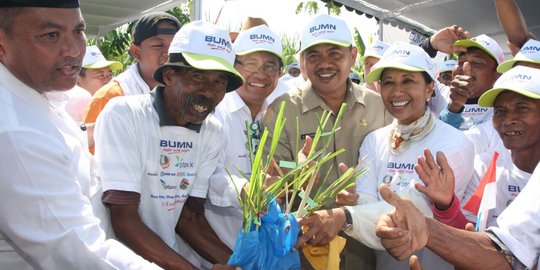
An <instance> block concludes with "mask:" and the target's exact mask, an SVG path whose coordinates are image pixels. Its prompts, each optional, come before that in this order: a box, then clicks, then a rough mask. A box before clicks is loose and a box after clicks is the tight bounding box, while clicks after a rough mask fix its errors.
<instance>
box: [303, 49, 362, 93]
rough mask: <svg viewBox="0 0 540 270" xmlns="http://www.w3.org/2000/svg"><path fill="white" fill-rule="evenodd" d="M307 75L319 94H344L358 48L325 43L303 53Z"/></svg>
mask: <svg viewBox="0 0 540 270" xmlns="http://www.w3.org/2000/svg"><path fill="white" fill-rule="evenodd" d="M301 58H302V59H301V61H304V65H305V69H306V75H307V77H308V78H309V80H310V81H311V83H312V85H313V88H315V90H316V91H318V92H319V94H323V95H325V94H330V95H331V94H334V93H340V92H343V91H344V90H345V89H346V87H347V79H348V78H349V71H350V70H351V67H352V66H353V65H354V61H355V60H356V48H349V47H342V46H338V45H333V44H328V43H323V44H319V45H315V46H312V47H309V48H307V49H306V50H305V51H304V52H302V56H301Z"/></svg>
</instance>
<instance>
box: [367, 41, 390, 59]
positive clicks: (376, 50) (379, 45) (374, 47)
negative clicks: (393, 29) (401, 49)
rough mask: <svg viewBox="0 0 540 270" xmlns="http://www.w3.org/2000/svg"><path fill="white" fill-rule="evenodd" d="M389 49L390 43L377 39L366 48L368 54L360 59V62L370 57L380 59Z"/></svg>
mask: <svg viewBox="0 0 540 270" xmlns="http://www.w3.org/2000/svg"><path fill="white" fill-rule="evenodd" d="M388 48H390V43H387V42H384V41H380V40H378V39H376V40H374V41H373V42H372V43H371V44H370V45H369V46H368V47H367V48H366V52H365V53H364V55H363V56H362V57H361V58H360V60H362V61H364V60H366V58H368V57H370V56H371V57H375V58H379V59H380V58H381V57H382V55H383V54H384V52H386V50H388Z"/></svg>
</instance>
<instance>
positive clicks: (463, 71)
mask: <svg viewBox="0 0 540 270" xmlns="http://www.w3.org/2000/svg"><path fill="white" fill-rule="evenodd" d="M452 75H453V77H454V79H453V80H452V84H451V85H450V99H451V100H452V102H451V103H450V107H449V108H450V111H451V112H453V113H457V112H458V111H459V110H461V108H462V107H463V105H465V102H467V99H470V98H473V97H474V91H473V89H471V82H472V81H473V77H472V70H471V64H470V63H469V62H465V63H463V66H461V65H458V66H457V67H456V69H455V70H454V73H453V74H452Z"/></svg>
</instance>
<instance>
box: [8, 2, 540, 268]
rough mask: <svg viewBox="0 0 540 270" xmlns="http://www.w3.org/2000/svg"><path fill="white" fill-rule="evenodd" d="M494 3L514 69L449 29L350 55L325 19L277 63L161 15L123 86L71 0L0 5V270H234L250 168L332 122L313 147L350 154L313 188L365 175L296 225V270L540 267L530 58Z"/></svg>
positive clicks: (260, 34)
mask: <svg viewBox="0 0 540 270" xmlns="http://www.w3.org/2000/svg"><path fill="white" fill-rule="evenodd" d="M494 5H495V7H496V10H497V13H498V16H499V21H500V23H501V27H502V29H503V30H504V31H505V33H506V34H507V37H508V46H509V47H510V50H511V51H512V54H513V56H514V57H513V59H509V60H507V61H505V59H504V54H503V49H502V47H501V46H500V45H499V44H497V42H496V41H495V40H493V39H492V38H490V37H489V36H488V35H486V34H479V35H477V36H475V37H472V38H470V37H469V33H468V32H467V31H466V29H463V28H461V27H458V26H455V25H454V26H448V27H445V28H443V29H441V30H439V31H437V32H436V33H435V34H434V35H433V36H431V37H430V38H427V39H426V40H424V41H423V42H422V43H421V44H419V45H412V44H406V43H402V42H397V43H394V44H389V43H386V42H383V41H374V42H373V43H371V44H369V45H368V47H367V48H366V50H365V53H364V54H363V55H362V56H361V57H359V56H358V51H357V48H356V47H355V45H354V42H353V39H352V35H351V31H350V29H349V28H348V26H347V24H346V22H345V21H344V20H343V19H341V18H339V17H336V16H331V15H324V14H320V15H314V16H313V17H312V18H311V19H310V20H309V21H308V22H307V23H306V25H305V26H303V28H302V29H301V30H300V34H301V35H300V36H301V41H300V44H301V47H300V48H299V50H298V52H297V62H295V63H292V64H289V65H287V66H285V65H284V62H283V55H282V54H283V49H282V43H281V40H280V37H279V36H278V35H277V34H276V33H275V32H274V31H273V30H272V27H271V25H268V24H267V23H266V22H265V21H264V20H263V19H261V18H247V19H246V21H245V22H244V24H243V25H242V28H241V30H240V31H239V32H231V33H229V32H228V31H226V30H224V29H222V28H220V27H218V26H216V25H214V24H212V23H209V22H204V21H194V22H190V23H187V24H185V25H181V24H180V22H179V21H178V19H177V18H175V17H174V16H172V15H170V14H168V13H165V12H153V13H149V14H147V15H145V16H143V17H141V18H140V19H138V20H137V21H136V23H135V24H134V26H133V31H132V33H131V34H132V38H133V42H132V44H131V46H130V48H129V52H130V55H131V56H132V57H133V58H134V60H135V62H134V64H132V65H130V66H129V67H127V68H126V69H125V70H124V71H122V70H123V68H124V67H123V65H122V64H121V63H119V62H117V61H109V60H107V59H106V58H105V57H104V56H103V54H102V53H101V52H100V49H99V48H98V47H97V46H95V45H94V46H87V44H86V37H85V33H84V31H85V23H84V18H83V17H82V15H81V11H80V7H79V1H78V0H64V1H50V0H26V1H14V0H13V1H12V0H7V1H2V2H0V105H1V106H0V113H1V115H2V118H1V119H0V142H1V145H2V148H3V150H2V151H0V160H1V161H2V162H0V172H1V174H0V175H1V176H0V191H1V193H2V194H3V196H2V199H0V202H1V203H0V268H2V269H237V266H234V265H228V261H229V258H230V256H231V254H232V253H233V250H234V249H235V244H236V243H237V239H236V237H237V235H238V232H239V231H240V229H241V228H242V223H243V221H244V220H243V214H242V205H241V204H240V202H239V196H242V194H241V193H242V192H244V190H247V189H248V187H249V185H250V183H249V180H248V179H246V177H248V178H249V176H250V175H251V174H252V173H259V172H257V171H253V172H252V167H251V165H252V163H251V162H252V159H251V157H252V156H253V155H254V153H255V152H257V150H258V148H259V147H263V149H262V150H263V151H264V156H267V155H269V154H270V152H272V154H273V157H274V159H275V160H276V161H279V162H285V163H286V162H289V163H295V162H299V160H300V159H301V157H302V156H304V157H305V156H306V155H307V152H309V148H311V147H312V145H311V144H312V143H313V140H312V138H313V136H314V135H315V134H316V133H317V130H318V129H321V128H322V129H325V130H326V129H327V130H331V129H332V128H335V127H334V126H335V125H337V124H335V123H336V122H337V121H339V122H337V123H339V126H338V127H339V128H338V129H337V131H335V132H334V133H332V134H331V135H330V136H328V141H327V144H325V146H321V145H318V147H319V148H321V147H326V149H325V150H326V151H329V152H336V151H339V150H340V149H344V150H345V151H344V153H342V154H341V155H337V156H334V157H332V158H331V159H330V160H329V162H327V163H325V164H324V165H323V166H321V167H320V169H319V171H318V174H319V178H318V181H316V182H315V184H314V186H313V191H315V190H318V189H324V188H327V187H329V186H330V185H331V184H332V183H331V182H329V181H332V180H334V179H338V178H339V177H340V175H341V174H342V173H343V172H344V171H345V170H346V169H348V168H352V167H358V168H362V169H363V168H367V171H366V172H365V173H364V174H362V175H361V176H360V177H359V178H358V179H355V181H356V185H355V186H354V187H353V188H348V189H344V190H342V191H341V192H339V193H338V194H337V196H336V197H335V198H332V200H331V201H330V202H329V203H327V204H325V205H324V206H323V207H322V210H319V211H316V212H314V213H312V214H310V215H308V216H305V217H302V218H299V219H298V225H299V226H301V227H303V232H302V233H301V234H300V235H298V239H297V241H296V242H297V243H296V246H295V249H298V250H300V252H301V264H302V269H321V266H320V265H311V262H312V260H311V259H312V256H313V255H312V254H310V253H309V252H310V250H309V249H303V248H302V247H304V246H305V245H306V244H309V245H310V246H327V245H328V244H329V243H330V242H331V241H332V240H333V239H334V238H336V237H343V238H345V239H347V241H346V244H345V246H344V249H343V251H342V252H341V255H339V259H338V262H339V269H381V270H384V269H409V268H410V269H415V270H417V269H422V267H424V268H425V269H453V268H454V267H458V268H460V269H538V268H539V266H540V264H539V262H538V260H539V254H540V233H539V232H540V225H539V222H538V221H539V220H540V199H539V196H538V195H537V191H538V189H539V188H540V167H538V162H539V161H540V42H539V41H538V40H536V39H535V37H533V36H531V34H529V33H528V32H527V28H526V25H525V23H524V19H523V16H522V14H521V13H520V11H519V7H518V6H517V4H516V2H515V1H513V0H494ZM437 52H442V53H446V54H448V55H449V58H448V59H446V61H445V62H441V63H436V62H434V60H433V57H434V56H435V55H436V53H437ZM451 55H454V56H455V58H456V59H455V60H452V59H450V56H451ZM357 61H361V62H362V66H363V70H362V73H361V75H363V76H359V74H358V73H356V72H353V71H351V69H352V67H353V66H354V65H355V63H356V62H357ZM120 71H122V72H121V73H119V74H118V75H117V76H113V75H112V74H113V72H120ZM282 104H285V108H284V110H283V111H282V113H283V115H284V117H285V119H288V120H287V121H285V123H284V126H283V130H282V132H281V133H280V135H279V138H274V136H275V134H277V133H274V129H275V128H277V127H276V121H277V120H278V119H277V116H278V114H279V113H280V110H281V108H282V107H281V105H282ZM343 104H345V105H346V107H345V109H344V110H343V109H342V108H343ZM325 111H328V112H330V113H331V115H332V117H330V120H329V121H328V123H326V126H322V127H321V126H319V123H320V122H319V119H320V117H321V115H323V113H324V112H325ZM337 115H340V117H341V118H340V119H337V117H336V116H337ZM265 128H266V129H268V131H269V132H268V138H267V140H268V141H272V140H276V141H277V147H276V148H275V149H273V150H272V151H271V150H270V149H268V148H267V146H266V145H262V144H261V139H262V133H263V130H264V129H265ZM260 144H261V145H260ZM281 169H282V170H284V171H286V170H287V168H281ZM280 176H282V171H281V170H280V169H279V168H278V169H275V170H271V172H270V174H269V175H268V176H267V180H268V184H271V183H272V181H274V180H275V179H276V178H277V177H280ZM239 192H240V194H239ZM307 195H310V194H307ZM311 195H313V192H312V194H311ZM474 225H476V227H475V226H474ZM332 267H336V266H335V265H334V266H332ZM322 269H332V268H329V266H326V267H323V268H322Z"/></svg>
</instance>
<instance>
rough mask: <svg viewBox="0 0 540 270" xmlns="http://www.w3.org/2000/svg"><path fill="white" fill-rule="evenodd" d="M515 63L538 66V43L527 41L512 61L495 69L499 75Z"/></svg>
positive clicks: (539, 61) (539, 57) (539, 48)
mask: <svg viewBox="0 0 540 270" xmlns="http://www.w3.org/2000/svg"><path fill="white" fill-rule="evenodd" d="M516 62H529V63H535V64H540V41H538V40H534V39H529V41H527V42H526V43H525V44H523V47H521V49H520V50H519V52H518V53H517V54H516V56H515V57H514V59H512V60H508V61H505V62H504V63H502V64H500V65H499V66H498V67H497V71H498V72H499V73H503V72H506V71H508V70H509V69H511V68H512V67H513V66H514V64H515V63H516Z"/></svg>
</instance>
